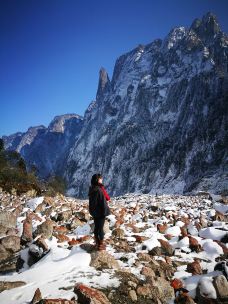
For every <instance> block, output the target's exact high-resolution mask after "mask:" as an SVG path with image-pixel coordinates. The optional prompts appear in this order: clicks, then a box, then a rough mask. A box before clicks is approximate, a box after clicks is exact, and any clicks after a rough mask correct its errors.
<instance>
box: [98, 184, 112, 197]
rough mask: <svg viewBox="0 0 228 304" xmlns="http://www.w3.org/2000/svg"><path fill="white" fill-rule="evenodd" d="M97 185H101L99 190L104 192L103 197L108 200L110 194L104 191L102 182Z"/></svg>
mask: <svg viewBox="0 0 228 304" xmlns="http://www.w3.org/2000/svg"><path fill="white" fill-rule="evenodd" d="M99 186H100V187H101V190H102V191H103V193H104V196H105V198H106V201H110V196H109V195H108V193H107V192H106V190H105V187H104V185H103V184H99Z"/></svg>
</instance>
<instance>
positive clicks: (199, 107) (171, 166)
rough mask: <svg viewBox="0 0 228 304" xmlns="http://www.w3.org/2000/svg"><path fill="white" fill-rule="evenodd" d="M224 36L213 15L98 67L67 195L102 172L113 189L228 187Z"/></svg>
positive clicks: (70, 163) (83, 191)
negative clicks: (109, 67)
mask: <svg viewBox="0 0 228 304" xmlns="http://www.w3.org/2000/svg"><path fill="white" fill-rule="evenodd" d="M227 46H228V37H227V35H226V34H225V33H224V32H223V31H222V30H221V29H220V26H219V24H218V21H217V18H216V16H215V15H213V14H212V13H210V12H209V13H207V14H205V15H204V16H203V17H202V19H195V20H194V21H193V23H192V25H191V26H190V27H189V28H185V27H182V26H181V27H176V28H173V29H172V30H171V31H170V32H169V33H168V35H167V36H166V37H165V38H164V39H163V40H162V39H156V40H154V41H153V42H152V43H149V44H147V45H139V46H138V47H136V48H135V49H133V50H132V51H130V52H128V53H126V54H124V55H122V56H120V57H119V58H118V59H117V60H116V63H115V67H114V72H113V76H112V79H111V80H110V79H109V77H108V75H107V72H106V71H105V69H104V68H102V69H101V70H100V77H99V84H98V90H97V95H96V100H95V101H93V102H92V103H91V104H90V106H89V108H88V109H87V110H86V112H85V116H84V126H83V128H82V130H81V133H80V135H79V137H78V140H77V142H76V143H75V145H74V147H73V148H72V149H71V151H70V154H69V157H68V159H67V166H66V171H65V174H64V175H65V177H66V178H67V180H68V183H69V190H68V194H71V195H76V196H79V197H85V196H86V195H87V188H88V184H89V182H90V178H91V175H92V174H93V173H95V172H101V173H102V174H103V175H104V183H106V185H107V187H108V189H109V191H110V193H111V194H112V195H120V194H123V193H126V192H144V193H148V192H150V193H155V192H158V193H159V192H160V193H190V192H192V191H194V190H197V189H200V190H202V189H203V190H209V189H213V190H216V191H218V192H219V191H224V190H226V189H227V182H228V177H227V173H228V167H227V147H228V138H227V132H226V131H227V117H228V115H227V114H228V113H227V108H228V107H227V102H228V100H227V96H228V74H227V67H228V61H227V58H228V48H227Z"/></svg>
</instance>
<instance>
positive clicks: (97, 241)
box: [94, 236, 99, 249]
mask: <svg viewBox="0 0 228 304" xmlns="http://www.w3.org/2000/svg"><path fill="white" fill-rule="evenodd" d="M98 246H99V239H98V238H97V237H96V236H94V248H95V249H98Z"/></svg>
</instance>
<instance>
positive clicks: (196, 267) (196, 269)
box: [186, 260, 203, 275]
mask: <svg viewBox="0 0 228 304" xmlns="http://www.w3.org/2000/svg"><path fill="white" fill-rule="evenodd" d="M186 271H187V272H190V273H192V274H193V275H196V274H202V273H203V271H202V268H201V266H200V263H199V261H198V260H196V261H194V262H192V263H189V264H188V265H187V270H186Z"/></svg>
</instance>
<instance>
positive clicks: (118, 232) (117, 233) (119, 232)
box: [112, 228, 124, 239]
mask: <svg viewBox="0 0 228 304" xmlns="http://www.w3.org/2000/svg"><path fill="white" fill-rule="evenodd" d="M112 236H114V237H116V238H118V239H122V238H124V230H123V229H121V228H116V229H114V230H113V231H112Z"/></svg>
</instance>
